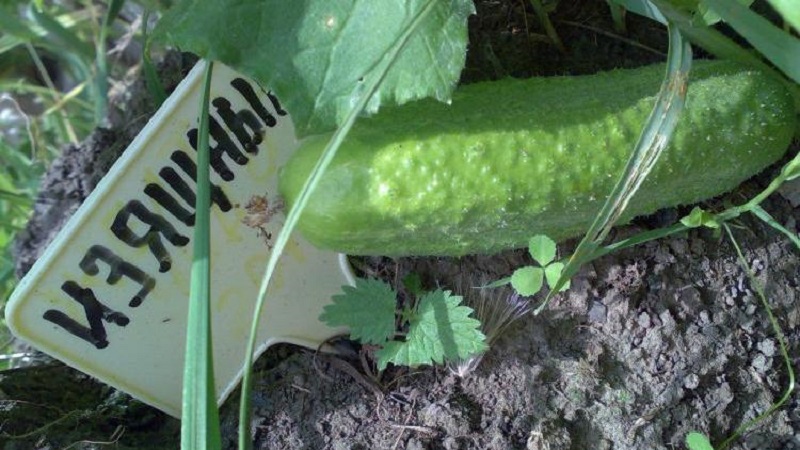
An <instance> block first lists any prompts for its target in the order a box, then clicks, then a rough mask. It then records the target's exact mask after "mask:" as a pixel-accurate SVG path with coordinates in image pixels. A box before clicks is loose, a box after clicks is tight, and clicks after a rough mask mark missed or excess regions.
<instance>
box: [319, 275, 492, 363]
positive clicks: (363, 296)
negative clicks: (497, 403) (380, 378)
mask: <svg viewBox="0 0 800 450" xmlns="http://www.w3.org/2000/svg"><path fill="white" fill-rule="evenodd" d="M342 290H343V291H344V293H343V294H339V295H335V296H334V297H333V303H332V304H330V305H327V306H325V309H324V311H323V313H322V314H321V315H320V317H319V319H320V320H321V321H323V322H325V323H326V324H328V325H330V326H334V327H337V326H346V327H349V328H350V336H351V337H352V338H353V339H354V340H358V341H359V342H361V343H362V344H371V345H376V346H378V347H379V350H378V351H377V352H376V356H377V358H378V361H377V363H378V369H379V370H383V369H385V368H386V366H387V365H388V364H389V363H393V364H397V365H404V366H411V367H415V366H420V365H424V364H434V363H436V364H441V363H443V362H445V361H455V360H459V359H466V358H468V357H470V356H471V355H474V354H476V353H480V352H482V351H484V350H485V349H486V343H485V341H486V337H485V336H484V334H483V333H482V332H481V331H480V322H479V321H478V320H477V319H475V318H473V317H471V316H472V313H473V310H472V308H469V307H466V306H463V305H462V304H461V302H462V298H461V297H460V296H458V295H452V294H451V292H450V291H443V290H441V289H437V290H435V291H429V292H423V293H421V294H420V295H419V298H418V299H417V301H416V303H415V305H414V306H413V307H410V306H406V307H404V308H403V309H401V310H399V311H398V308H397V293H396V292H395V291H394V290H393V289H392V288H391V286H389V285H388V284H386V283H384V282H382V281H380V280H374V279H364V278H358V279H356V285H355V286H342ZM398 317H399V323H398ZM406 325H407V331H406V332H405V334H404V335H402V334H401V333H398V331H397V330H398V326H399V327H400V328H401V329H406ZM401 335H402V336H403V337H404V339H403V338H398V336H401Z"/></svg>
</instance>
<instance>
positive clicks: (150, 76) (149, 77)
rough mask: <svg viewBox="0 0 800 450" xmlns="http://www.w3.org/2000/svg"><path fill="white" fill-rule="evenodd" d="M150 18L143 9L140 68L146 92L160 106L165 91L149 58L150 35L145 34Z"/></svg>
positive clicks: (165, 93)
mask: <svg viewBox="0 0 800 450" xmlns="http://www.w3.org/2000/svg"><path fill="white" fill-rule="evenodd" d="M149 18H150V11H149V10H148V11H145V12H144V14H143V15H142V40H143V41H144V49H143V50H142V69H143V70H144V81H145V85H146V86H147V92H149V93H150V96H151V97H152V98H153V103H155V105H156V107H159V106H161V104H162V103H164V101H166V100H167V91H165V90H164V86H163V85H162V84H161V80H160V79H159V78H158V71H157V70H156V66H155V64H153V61H152V60H151V59H150V36H149V35H148V34H147V22H148V19H149Z"/></svg>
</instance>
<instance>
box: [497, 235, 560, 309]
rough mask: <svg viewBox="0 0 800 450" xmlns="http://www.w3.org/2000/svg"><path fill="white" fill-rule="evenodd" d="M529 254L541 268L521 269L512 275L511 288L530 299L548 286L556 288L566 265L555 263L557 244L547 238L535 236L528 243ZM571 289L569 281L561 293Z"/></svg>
mask: <svg viewBox="0 0 800 450" xmlns="http://www.w3.org/2000/svg"><path fill="white" fill-rule="evenodd" d="M528 252H529V253H530V254H531V257H532V258H533V259H534V260H535V261H536V262H538V263H539V264H540V266H525V267H520V268H519V269H517V270H515V271H514V274H513V275H511V286H512V287H513V288H514V290H515V291H517V293H519V295H522V296H525V297H530V296H531V295H534V294H536V293H537V292H539V291H540V290H541V289H542V287H543V286H544V281H545V280H547V284H548V285H550V286H555V284H556V282H557V281H558V277H560V276H561V272H562V271H563V270H564V263H563V262H560V261H554V260H555V258H556V243H555V242H554V241H553V240H552V239H550V238H549V237H547V236H542V235H539V236H534V237H532V238H531V240H530V242H528ZM567 289H569V281H567V282H566V283H565V284H564V286H563V287H562V288H561V289H560V291H566V290H567Z"/></svg>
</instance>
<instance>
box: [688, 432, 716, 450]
mask: <svg viewBox="0 0 800 450" xmlns="http://www.w3.org/2000/svg"><path fill="white" fill-rule="evenodd" d="M686 446H687V447H689V450H714V447H713V446H712V445H711V441H709V440H708V437H706V435H705V434H703V433H698V432H697V431H692V432H691V433H689V434H687V435H686Z"/></svg>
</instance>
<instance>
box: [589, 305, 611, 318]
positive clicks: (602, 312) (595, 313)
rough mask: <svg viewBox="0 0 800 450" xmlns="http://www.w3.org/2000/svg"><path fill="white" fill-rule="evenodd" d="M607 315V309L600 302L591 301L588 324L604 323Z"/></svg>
mask: <svg viewBox="0 0 800 450" xmlns="http://www.w3.org/2000/svg"><path fill="white" fill-rule="evenodd" d="M607 314H608V308H607V307H606V305H604V304H603V303H601V302H598V301H593V302H592V306H591V307H590V308H589V317H588V318H589V322H592V323H604V322H605V321H606V316H607Z"/></svg>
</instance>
